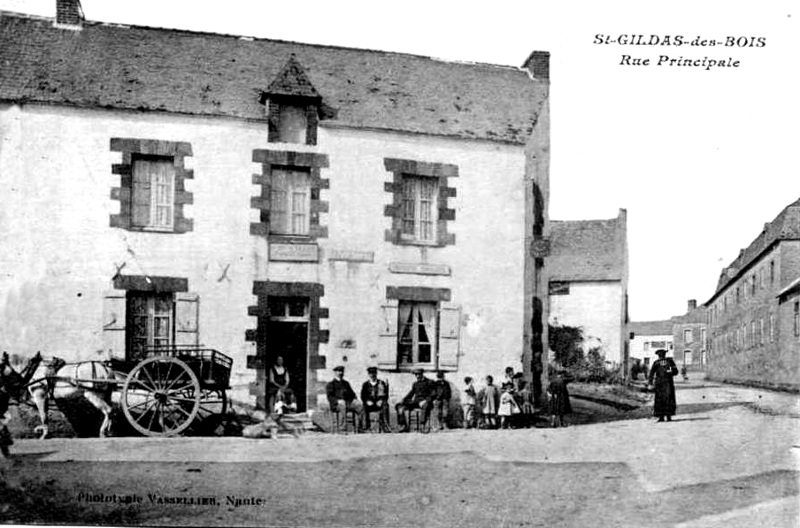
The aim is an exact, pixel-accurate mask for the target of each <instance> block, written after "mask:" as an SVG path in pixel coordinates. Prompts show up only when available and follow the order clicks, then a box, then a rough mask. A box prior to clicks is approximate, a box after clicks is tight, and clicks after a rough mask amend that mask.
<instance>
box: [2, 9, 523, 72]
mask: <svg viewBox="0 0 800 528" xmlns="http://www.w3.org/2000/svg"><path fill="white" fill-rule="evenodd" d="M3 14H5V15H11V16H15V17H17V18H30V19H33V20H41V21H55V17H48V16H42V15H34V14H30V13H20V12H17V11H5V10H2V9H0V15H3ZM82 25H83V26H109V27H117V28H122V29H139V30H148V31H166V32H172V33H185V34H189V35H198V36H210V37H222V38H230V39H236V40H245V41H247V42H259V41H260V42H276V43H280V44H291V45H295V46H307V47H312V48H323V49H332V50H344V51H357V52H367V53H374V54H377V55H389V56H399V57H411V58H415V59H422V60H427V61H431V62H441V63H445V64H454V65H459V66H477V67H486V68H492V69H500V70H508V71H510V72H519V73H526V70H525V69H524V68H522V67H521V66H513V65H511V64H496V63H491V62H478V61H467V60H458V59H444V58H440V57H433V56H430V55H418V54H415V53H408V52H403V51H389V50H380V49H374V48H356V47H352V46H340V45H335V44H315V43H311V42H299V41H296V40H284V39H275V38H269V37H257V36H254V35H237V34H235V33H216V32H213V31H200V30H195V29H185V28H171V27H163V26H144V25H138V24H125V23H121V22H104V21H101V20H84V21H83V22H82Z"/></svg>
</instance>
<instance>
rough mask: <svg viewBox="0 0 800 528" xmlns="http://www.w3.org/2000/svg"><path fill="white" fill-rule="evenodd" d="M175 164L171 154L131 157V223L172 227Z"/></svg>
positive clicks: (146, 227) (165, 227) (138, 225)
mask: <svg viewBox="0 0 800 528" xmlns="http://www.w3.org/2000/svg"><path fill="white" fill-rule="evenodd" d="M174 191H175V166H174V160H173V158H171V157H156V156H144V157H135V158H134V160H133V181H132V189H131V196H132V199H131V225H132V226H133V227H138V228H142V229H153V230H164V231H169V230H172V227H173V223H174V214H173V207H174V201H175V192H174Z"/></svg>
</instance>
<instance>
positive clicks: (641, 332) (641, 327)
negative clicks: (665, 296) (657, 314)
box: [628, 319, 672, 336]
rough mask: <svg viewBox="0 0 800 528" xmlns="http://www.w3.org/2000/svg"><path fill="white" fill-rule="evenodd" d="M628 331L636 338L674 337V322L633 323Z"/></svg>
mask: <svg viewBox="0 0 800 528" xmlns="http://www.w3.org/2000/svg"><path fill="white" fill-rule="evenodd" d="M628 331H629V332H633V333H634V335H636V336H656V335H670V336H671V335H672V320H671V319H670V320H668V321H631V322H630V323H628Z"/></svg>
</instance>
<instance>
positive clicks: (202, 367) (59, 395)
mask: <svg viewBox="0 0 800 528" xmlns="http://www.w3.org/2000/svg"><path fill="white" fill-rule="evenodd" d="M41 362H42V358H41V356H40V355H39V354H37V356H36V357H35V358H34V359H33V360H31V361H30V362H29V364H28V365H27V366H26V367H25V370H24V371H23V372H22V373H21V374H18V375H17V376H18V377H19V383H18V384H17V385H18V386H19V388H20V389H23V390H20V391H18V392H20V395H19V396H18V399H19V397H20V396H22V393H23V392H30V394H31V395H33V399H34V401H35V402H36V405H37V407H39V414H40V418H41V419H42V422H43V423H42V427H43V428H44V433H43V435H42V437H44V436H45V435H46V434H47V425H46V421H47V413H46V401H47V400H48V399H55V401H56V402H57V404H58V405H59V407H60V406H61V405H62V403H65V402H66V401H69V399H70V398H71V397H74V395H79V396H82V397H84V398H85V399H87V400H89V401H90V402H91V403H92V404H93V405H94V406H95V407H96V408H97V409H99V410H100V411H102V412H103V414H104V415H105V420H104V421H103V425H102V426H101V428H100V435H101V436H105V434H106V433H107V432H108V430H109V429H110V426H111V418H110V416H111V411H112V406H111V402H112V401H118V402H119V406H120V407H121V409H122V413H123V414H124V415H125V418H126V419H127V422H128V424H130V426H131V427H132V428H133V429H134V430H135V431H136V432H138V433H141V434H143V435H146V436H174V435H179V434H186V433H193V434H203V433H215V432H217V428H218V427H220V426H223V427H225V426H226V425H228V424H227V422H226V419H227V418H229V417H228V416H227V415H226V412H227V410H228V397H227V391H228V390H229V389H230V374H231V365H232V363H233V360H232V359H231V358H230V357H228V356H226V355H225V354H223V353H221V352H219V351H217V350H214V349H211V348H204V347H199V346H165V347H148V348H146V349H144V351H143V353H142V354H141V356H140V357H139V358H138V361H137V360H120V359H111V360H109V361H103V362H100V361H84V362H78V363H64V362H63V361H62V360H60V359H56V358H54V359H53V360H52V361H50V364H49V365H48V366H46V367H45V365H41V366H40V365H39V364H40V363H41ZM34 371H35V372H34ZM20 385H21V386H20ZM24 389H27V391H25V390H24ZM37 390H38V394H37ZM37 396H38V397H37ZM62 412H63V409H62ZM73 425H82V424H73Z"/></svg>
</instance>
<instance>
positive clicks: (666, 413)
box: [648, 348, 678, 422]
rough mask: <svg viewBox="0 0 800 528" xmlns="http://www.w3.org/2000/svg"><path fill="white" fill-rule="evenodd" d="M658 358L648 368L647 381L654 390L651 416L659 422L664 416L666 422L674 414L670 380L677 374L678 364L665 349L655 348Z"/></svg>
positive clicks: (673, 399)
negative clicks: (668, 355) (669, 356)
mask: <svg viewBox="0 0 800 528" xmlns="http://www.w3.org/2000/svg"><path fill="white" fill-rule="evenodd" d="M656 354H657V355H658V359H657V360H655V361H654V362H653V366H652V367H651V368H650V376H649V377H648V382H649V383H650V385H652V386H653V389H654V392H655V396H656V397H655V403H654V404H653V416H655V417H657V418H658V421H659V422H663V421H664V418H666V419H667V421H668V422H670V421H672V417H673V416H674V415H675V408H676V404H675V383H674V381H673V380H672V377H673V376H676V375H677V374H678V366H677V365H675V362H674V361H673V360H672V358H668V357H666V356H667V351H666V350H664V349H663V348H662V349H659V350H656Z"/></svg>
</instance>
